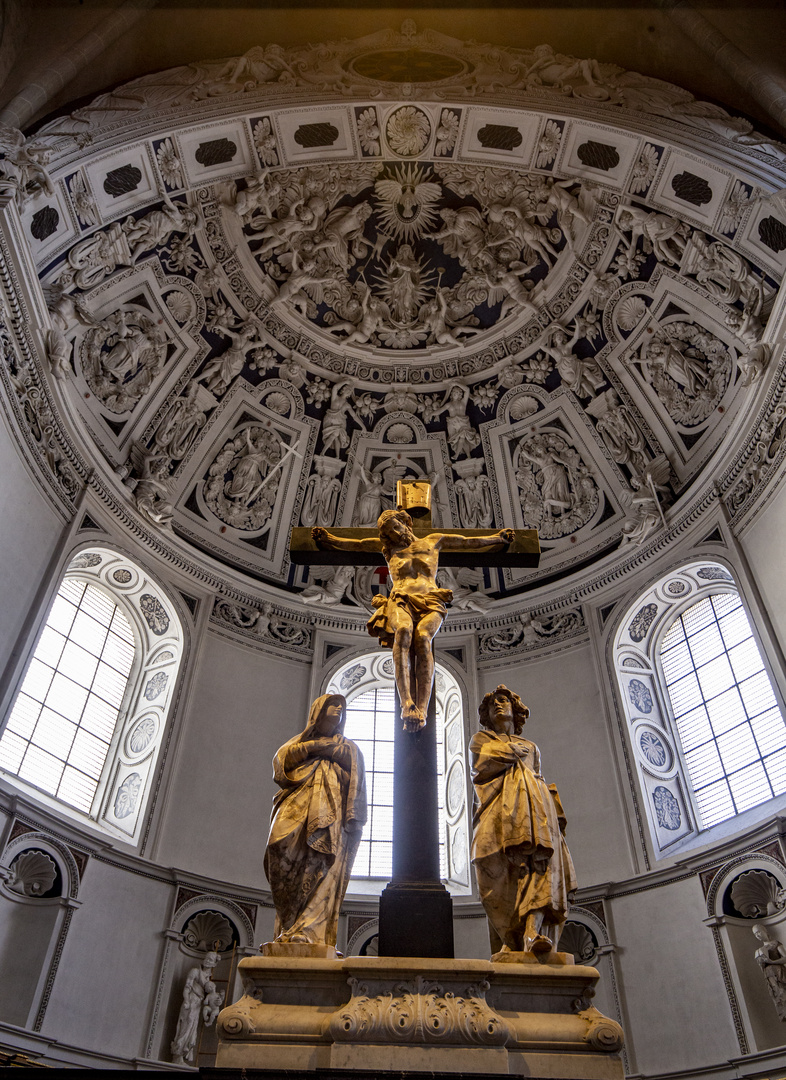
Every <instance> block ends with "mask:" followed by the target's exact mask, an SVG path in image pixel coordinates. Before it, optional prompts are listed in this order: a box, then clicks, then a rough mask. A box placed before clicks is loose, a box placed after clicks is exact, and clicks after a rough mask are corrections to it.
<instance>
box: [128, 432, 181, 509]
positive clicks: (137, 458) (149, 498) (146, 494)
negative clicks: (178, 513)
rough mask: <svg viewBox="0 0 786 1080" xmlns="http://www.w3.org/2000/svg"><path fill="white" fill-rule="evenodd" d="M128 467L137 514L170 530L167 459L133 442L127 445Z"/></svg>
mask: <svg viewBox="0 0 786 1080" xmlns="http://www.w3.org/2000/svg"><path fill="white" fill-rule="evenodd" d="M131 464H132V466H133V471H134V475H135V477H136V484H135V486H134V489H133V491H134V504H135V506H136V508H137V511H138V512H139V513H140V514H141V515H142V517H143V518H146V519H147V520H148V521H149V522H150V523H151V524H153V525H158V526H160V527H161V528H164V529H171V528H172V518H173V516H174V509H173V507H172V502H171V496H170V493H169V484H168V483H167V478H168V476H169V468H168V466H169V462H168V460H167V458H166V457H165V456H162V455H161V454H157V453H156V452H155V451H151V450H148V449H147V447H146V446H145V445H144V443H141V442H134V443H132V444H131Z"/></svg>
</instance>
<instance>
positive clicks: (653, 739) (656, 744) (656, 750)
mask: <svg viewBox="0 0 786 1080" xmlns="http://www.w3.org/2000/svg"><path fill="white" fill-rule="evenodd" d="M639 746H640V747H641V752H642V754H643V755H644V757H645V758H646V759H647V761H648V762H649V763H650V765H654V766H655V768H656V769H662V768H663V766H664V765H665V764H666V761H667V757H668V755H667V753H666V747H665V746H664V745H663V743H662V741H661V740H660V739H659V738H658V736H657V735H656V734H655V733H654V732H653V731H643V732H642V733H641V735H640V736H639Z"/></svg>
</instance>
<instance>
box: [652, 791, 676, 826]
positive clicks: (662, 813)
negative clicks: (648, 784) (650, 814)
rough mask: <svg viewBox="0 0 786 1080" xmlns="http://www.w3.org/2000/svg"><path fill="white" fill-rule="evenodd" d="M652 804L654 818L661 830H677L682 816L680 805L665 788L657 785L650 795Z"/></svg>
mask: <svg viewBox="0 0 786 1080" xmlns="http://www.w3.org/2000/svg"><path fill="white" fill-rule="evenodd" d="M652 802H653V805H654V806H655V816H656V817H657V819H658V825H659V826H660V828H661V829H668V830H669V831H670V832H674V831H675V830H676V829H679V827H680V822H681V821H682V816H681V814H680V804H679V803H678V802H677V800H676V799H675V798H674V796H673V795H672V793H671V792H670V791H669V789H668V788H667V787H663V786H662V785H659V786H658V787H656V788H655V790H654V791H653V793H652Z"/></svg>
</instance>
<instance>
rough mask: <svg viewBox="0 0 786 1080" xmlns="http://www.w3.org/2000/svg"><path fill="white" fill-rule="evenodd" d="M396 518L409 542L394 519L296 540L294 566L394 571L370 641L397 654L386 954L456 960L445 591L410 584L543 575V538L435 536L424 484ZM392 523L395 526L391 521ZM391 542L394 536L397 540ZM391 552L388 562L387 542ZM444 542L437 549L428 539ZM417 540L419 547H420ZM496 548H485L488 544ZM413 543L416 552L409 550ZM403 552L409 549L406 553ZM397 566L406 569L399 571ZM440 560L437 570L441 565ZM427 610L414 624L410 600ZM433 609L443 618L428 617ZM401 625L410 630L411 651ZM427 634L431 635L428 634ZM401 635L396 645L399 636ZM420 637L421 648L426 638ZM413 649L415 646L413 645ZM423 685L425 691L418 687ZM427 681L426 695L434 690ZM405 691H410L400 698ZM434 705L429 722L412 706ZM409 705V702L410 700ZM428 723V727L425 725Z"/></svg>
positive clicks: (524, 534) (383, 914)
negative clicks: (439, 644) (438, 638)
mask: <svg viewBox="0 0 786 1080" xmlns="http://www.w3.org/2000/svg"><path fill="white" fill-rule="evenodd" d="M396 496H397V504H398V510H406V511H407V513H408V514H409V515H410V517H411V519H412V528H411V534H412V535H409V536H405V537H404V538H403V539H402V538H401V536H398V537H397V536H396V530H397V529H399V530H400V528H401V521H400V520H395V519H396V515H395V513H394V512H392V511H389V512H388V513H387V514H386V515H383V517H382V518H380V521H383V518H387V519H388V520H387V521H386V522H385V523H384V524H383V525H381V526H380V531H378V530H377V528H364V529H360V528H353V529H342V528H339V529H331V530H330V532H328V531H327V530H326V529H323V528H321V527H320V526H316V527H315V528H314V529H313V530H312V529H303V528H296V529H293V530H292V537H291V542H290V557H291V559H292V562H293V563H297V564H300V565H309V564H314V563H318V564H321V565H324V564H328V565H334V566H335V565H339V566H342V565H343V566H346V565H350V566H358V565H363V566H380V565H381V563H382V561H383V559H384V560H385V562H386V563H387V564H388V566H389V568H390V570H391V577H392V578H393V585H394V588H393V590H392V592H391V595H390V597H389V598H386V597H374V604H375V607H377V614H376V615H374V616H372V618H371V620H370V621H369V630H370V632H371V633H373V634H375V635H376V636H378V637H380V640H382V642H383V643H384V644H387V643H390V644H392V645H393V658H394V667H395V670H396V688H397V690H398V691H399V693H398V694H397V712H398V713H399V718H402V717H403V719H404V721H405V726H404V728H403V729H402V726H401V724H400V723H398V722H397V723H396V734H395V743H394V761H395V769H394V776H393V879H392V881H391V882H390V884H389V885H388V886H387V888H386V889H385V890H384V892H383V893H382V896H381V897H380V908H379V920H380V922H379V953H380V955H381V956H432V957H434V956H453V915H452V904H451V899H450V895H449V894H448V892H447V890H446V889H445V887H444V886H443V885H442V883H441V881H440V875H439V869H440V868H439V811H438V806H439V803H438V792H437V739H436V701H435V697H434V693H433V690H432V689H431V686H432V682H433V669H434V657H433V650H432V639H433V637H434V635H435V634H436V632H437V630H438V629H439V627H440V625H441V623H442V619H443V618H444V613H445V606H444V602H443V601H445V600H446V596H445V595H442V596H441V597H439V596H437V594H445V593H446V590H442V589H439V588H430V589H429V588H421V589H418V588H417V585H416V587H415V589H414V590H412V591H413V592H414V596H413V597H410V596H409V595H408V596H407V597H405V598H404V600H403V603H402V605H401V606H402V607H403V609H404V614H403V616H402V615H401V612H400V608H399V604H398V601H397V600H396V596H397V589H398V590H399V593H402V592H403V593H407V588H408V583H411V582H412V581H413V580H415V581H417V580H420V581H421V582H422V581H423V580H424V579H427V580H428V582H429V583H430V584H431V585H435V584H436V582H435V580H434V579H435V574H436V570H437V565H438V562H439V563H441V564H442V565H443V566H511V567H513V566H515V567H536V566H537V565H538V562H539V560H540V544H539V542H538V533H537V530H536V529H515V530H514V529H510V530H503V531H502V532H496V533H495V532H492V531H491V530H489V529H436V528H434V526H433V525H432V521H431V509H430V508H431V489H430V484H428V483H426V482H422V481H421V482H416V483H406V482H402V481H399V483H398V485H397V492H396ZM391 518H393V519H394V520H393V521H391V520H390V519H391ZM391 529H392V531H393V534H392V535H391V531H390V530H391ZM382 534H384V535H385V536H386V538H387V539H386V542H387V544H388V549H387V552H386V554H385V555H383V550H382V541H381V538H380V537H381V535H382ZM437 535H438V536H439V537H440V538H441V539H440V540H439V541H438V542H437V543H432V542H431V541H430V540H429V542H428V543H427V542H426V539H427V538H428V537H434V536H437ZM413 536H414V539H413ZM485 537H487V538H488V539H489V543H488V544H483V542H482V541H483V538H485ZM409 541H411V543H409ZM402 545H403V546H402ZM397 560H398V562H397ZM437 560H438V562H437ZM410 598H411V599H413V600H414V602H415V604H416V605H417V604H418V603H419V604H420V610H419V611H418V610H415V609H412V610H410V613H409V614H407V612H406V609H407V607H408V601H409V599H410ZM429 604H432V605H433V606H434V608H435V609H436V610H433V611H430V610H429ZM401 619H403V621H404V623H407V622H408V625H409V629H410V631H411V634H409V636H407V634H408V632H407V631H406V628H405V637H404V639H403V641H404V644H403V646H402V641H401V640H400V638H401V634H400V632H399V631H400V624H401ZM423 628H425V630H424V629H423ZM394 632H395V636H394ZM419 632H420V639H419V638H418V633H419ZM410 642H411V644H410ZM418 676H419V677H420V680H421V684H420V686H419V688H417V689H414V687H416V686H417V678H418ZM425 680H427V686H426V682H425ZM402 688H403V689H402ZM418 694H420V698H421V699H423V698H424V694H425V700H426V701H428V712H427V714H426V716H424V715H423V714H424V712H425V709H424V708H418V707H417V704H416V703H415V701H414V700H413V698H414V697H417V696H418ZM405 695H406V697H407V700H406V701H405V702H404V701H403V698H404V696H405ZM426 718H427V719H428V723H426Z"/></svg>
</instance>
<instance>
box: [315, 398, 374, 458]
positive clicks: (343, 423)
mask: <svg viewBox="0 0 786 1080" xmlns="http://www.w3.org/2000/svg"><path fill="white" fill-rule="evenodd" d="M352 390H353V384H352V382H351V381H350V380H349V379H345V380H344V382H340V383H336V385H335V386H334V387H333V390H332V391H331V394H330V404H329V405H328V407H327V409H326V410H325V416H324V418H323V420H322V453H323V454H327V452H328V450H334V451H335V454H336V457H338V455H339V452H340V451H341V450H344V449H346V447H347V446H349V435H348V434H347V414H349V416H351V417H352V419H353V420H354V421H355V422H356V423H358V424H360V426H361V427H364V426H365V425H364V424H363V421H362V420H361V419H360V417H359V416H358V414H357V413H356V412H355V410H354V409H353V408H352V404H351V402H350V398H351V397H352Z"/></svg>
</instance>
